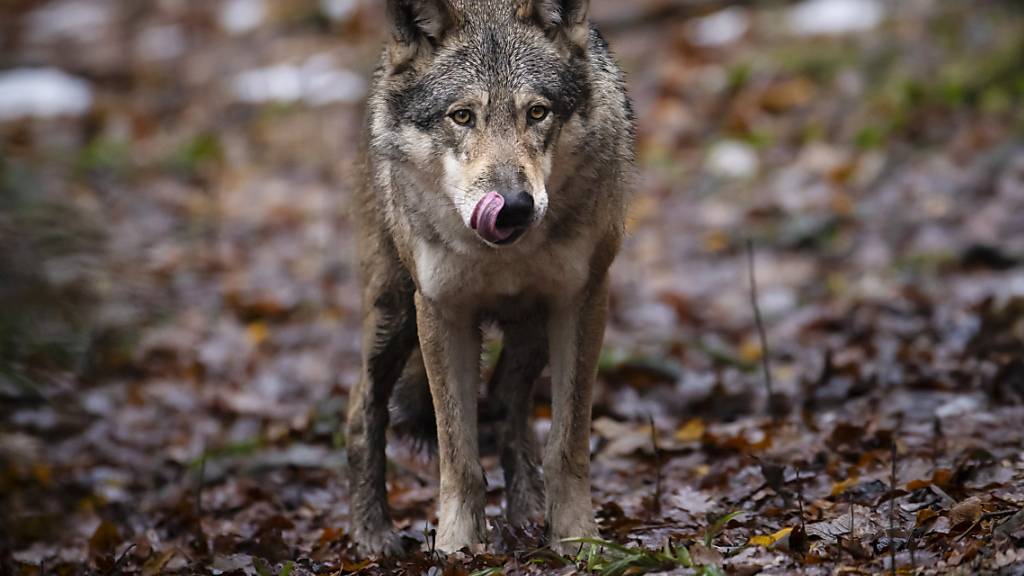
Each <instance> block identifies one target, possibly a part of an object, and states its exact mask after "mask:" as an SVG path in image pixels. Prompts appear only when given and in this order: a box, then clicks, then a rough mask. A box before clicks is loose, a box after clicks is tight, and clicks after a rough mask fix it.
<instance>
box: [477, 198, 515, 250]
mask: <svg viewBox="0 0 1024 576" xmlns="http://www.w3.org/2000/svg"><path fill="white" fill-rule="evenodd" d="M504 207H505V198H504V197H503V196H502V195H501V194H499V193H497V192H488V193H487V194H485V195H484V197H483V198H481V199H480V201H479V202H477V204H476V207H475V208H473V216H472V217H471V218H470V220H469V226H470V227H471V228H472V229H473V230H476V233H477V235H478V236H480V237H481V238H483V239H484V240H486V241H488V242H490V243H491V244H497V245H505V244H511V243H513V242H515V241H516V240H518V239H519V237H520V236H522V235H523V232H525V231H526V226H515V227H507V226H499V225H498V216H499V215H500V214H501V210H502V208H504Z"/></svg>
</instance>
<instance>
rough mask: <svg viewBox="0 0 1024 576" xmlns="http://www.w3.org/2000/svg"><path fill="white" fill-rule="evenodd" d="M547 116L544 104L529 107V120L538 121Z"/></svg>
mask: <svg viewBox="0 0 1024 576" xmlns="http://www.w3.org/2000/svg"><path fill="white" fill-rule="evenodd" d="M547 117H548V109H547V107H546V106H541V105H540V104H538V105H536V106H532V107H530V120H533V121H534V122H540V121H541V120H543V119H545V118H547Z"/></svg>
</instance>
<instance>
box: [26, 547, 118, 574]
mask: <svg viewBox="0 0 1024 576" xmlns="http://www.w3.org/2000/svg"><path fill="white" fill-rule="evenodd" d="M134 549H135V543H134V542H132V543H131V544H129V545H128V547H127V548H125V549H124V552H121V555H120V556H118V557H117V560H115V561H114V565H113V566H111V567H110V570H108V571H107V576H112V575H113V574H118V573H120V572H121V566H122V565H123V564H124V561H125V559H126V558H128V553H129V552H131V551H132V550H134ZM42 574H45V572H42Z"/></svg>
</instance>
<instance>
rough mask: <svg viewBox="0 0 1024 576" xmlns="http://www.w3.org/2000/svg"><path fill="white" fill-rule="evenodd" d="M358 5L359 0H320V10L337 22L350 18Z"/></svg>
mask: <svg viewBox="0 0 1024 576" xmlns="http://www.w3.org/2000/svg"><path fill="white" fill-rule="evenodd" d="M358 7H359V1H358V0H320V11H321V12H323V13H324V16H327V18H328V19H330V20H333V21H335V22H344V21H345V20H348V19H349V18H350V17H351V16H352V14H354V13H355V11H356V8H358Z"/></svg>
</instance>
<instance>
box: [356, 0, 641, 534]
mask: <svg viewBox="0 0 1024 576" xmlns="http://www.w3.org/2000/svg"><path fill="white" fill-rule="evenodd" d="M388 10H389V17H390V20H391V21H392V23H393V30H392V37H393V38H392V40H391V41H390V42H389V43H388V45H387V47H386V49H385V51H384V54H383V55H382V58H381V62H380V66H379V67H378V69H377V71H376V74H375V77H374V84H373V90H372V93H371V96H370V99H369V102H368V118H367V135H366V138H367V142H366V144H367V150H366V160H367V161H366V171H365V175H364V176H365V182H364V185H363V186H362V187H361V188H360V189H359V192H358V194H357V197H356V198H355V206H356V212H355V218H356V221H357V223H358V227H359V251H360V263H361V273H362V281H363V299H364V311H363V329H364V337H363V350H364V353H363V372H362V378H361V380H360V382H359V383H358V385H357V386H356V388H355V389H354V390H353V392H352V397H351V402H350V408H349V417H348V451H349V475H350V481H351V490H352V493H351V498H352V508H351V515H352V522H353V531H354V535H355V538H356V541H357V542H358V543H359V545H360V547H361V548H362V549H363V550H364V551H366V552H373V553H394V552H398V551H400V548H401V546H400V540H399V539H398V537H397V536H396V534H395V532H394V530H393V528H392V525H391V520H390V516H389V511H388V504H387V492H386V487H385V429H386V427H387V425H388V421H389V410H388V399H389V397H390V395H391V392H392V388H393V387H394V386H395V384H396V382H399V381H401V384H400V394H398V395H396V399H397V400H398V401H399V403H401V402H403V401H404V402H410V401H411V402H420V403H421V404H422V403H425V401H426V400H427V399H430V401H431V403H432V405H433V408H434V412H435V413H436V433H437V442H438V458H439V461H440V470H441V481H440V493H439V497H438V503H439V513H438V515H439V526H438V535H437V547H438V548H439V549H440V550H443V551H454V550H458V549H461V548H463V547H469V548H471V549H479V548H480V547H481V546H482V545H483V543H484V542H485V541H486V522H485V518H484V501H485V498H484V496H485V485H484V477H483V473H482V470H481V467H480V463H479V461H478V452H479V450H478V445H477V442H478V441H477V393H478V389H479V382H478V381H479V379H480V352H481V350H480V348H481V332H480V325H481V323H482V322H489V321H492V322H496V323H497V324H498V325H499V326H500V327H501V329H502V331H503V333H504V340H505V341H504V349H503V352H502V354H501V357H500V360H499V362H498V365H497V367H496V370H495V374H494V377H493V380H492V382H491V383H490V386H489V389H490V392H489V394H488V396H489V398H488V400H489V402H490V403H491V404H492V405H493V406H495V407H496V408H498V410H497V412H498V413H501V414H503V417H502V420H501V422H500V423H499V426H498V428H499V439H500V443H501V462H502V465H503V467H504V472H505V477H506V489H507V493H506V498H507V514H508V517H509V520H510V521H511V522H513V523H514V524H517V525H522V524H525V523H527V522H531V521H536V520H540V519H541V518H542V517H544V518H546V522H547V527H548V534H549V537H550V539H551V542H552V543H553V544H556V545H557V544H558V542H559V540H560V539H562V538H568V537H575V536H589V535H594V534H595V533H596V526H595V524H594V519H593V512H592V508H591V501H590V479H589V476H590V461H589V449H588V440H589V433H590V405H591V388H592V385H593V381H594V378H595V376H596V371H597V359H598V354H599V352H600V347H601V340H602V338H603V333H604V324H605V316H606V310H607V297H608V293H607V291H608V281H607V274H608V267H609V266H610V265H611V262H612V260H613V259H614V257H615V253H616V252H617V250H618V247H619V244H620V242H621V239H622V236H623V222H624V219H625V213H626V204H627V184H628V177H629V175H630V172H631V168H632V163H633V128H632V118H631V111H630V107H629V102H628V99H627V96H626V92H625V89H624V86H623V81H622V78H621V74H620V72H619V70H618V68H617V66H616V65H615V63H614V62H613V60H612V58H611V56H610V55H609V52H608V49H607V45H606V44H605V42H604V40H603V39H602V38H601V36H600V35H599V34H598V33H597V32H596V30H594V29H593V28H592V27H591V26H590V23H589V20H588V18H587V10H588V2H587V1H585V0H389V2H388ZM534 106H541V107H543V108H544V109H545V110H549V111H550V112H549V113H548V114H547V115H546V116H545V117H544V118H543V120H536V119H535V118H533V116H529V117H528V116H527V114H528V111H529V110H532V108H531V107H534ZM454 109H464V110H469V111H471V112H472V114H473V122H472V125H468V123H467V125H460V124H459V123H456V122H455V121H453V120H452V117H451V116H450V115H451V114H452V112H453V110H454ZM538 116H539V114H538ZM531 118H533V119H532V120H531ZM504 189H511V190H522V191H525V192H526V193H529V194H530V195H532V198H533V201H534V211H533V220H532V223H531V225H530V226H529V228H528V229H527V231H526V232H525V233H524V234H523V235H522V237H520V238H518V241H515V242H514V243H511V244H508V245H502V246H497V245H494V244H490V243H489V242H486V241H484V240H483V239H482V238H481V237H480V236H478V235H477V234H476V233H474V231H473V230H472V229H471V227H470V224H471V220H472V215H473V210H474V206H476V205H477V202H478V201H480V199H481V198H483V197H484V195H485V194H487V193H488V192H489V191H493V190H504ZM417 347H418V352H417V350H416V349H417ZM549 358H550V367H551V378H552V398H553V421H552V428H551V434H550V438H549V440H548V443H547V447H546V450H545V453H544V456H543V465H544V475H543V478H542V476H541V473H540V470H539V469H538V460H540V458H539V455H538V450H537V447H536V441H535V439H534V438H533V434H532V431H531V429H530V427H529V414H530V402H531V394H532V389H533V384H534V381H535V380H536V378H537V377H538V376H539V374H540V372H541V371H542V370H543V368H544V367H545V366H546V365H548V359H549ZM421 363H422V366H421V365H420V364H421ZM407 364H408V365H407ZM424 381H428V382H429V388H430V395H429V396H427V395H426V394H425V393H423V392H422V389H419V390H418V389H417V386H422V385H424ZM396 410H397V411H398V413H399V414H403V415H405V416H404V417H403V418H402V419H401V420H402V423H403V424H404V425H406V426H413V427H417V426H419V427H423V428H428V429H429V428H430V426H431V424H432V423H433V421H432V420H431V419H430V417H429V411H423V410H419V411H417V410H415V409H413V410H409V409H407V408H403V407H402V406H397V407H396ZM410 414H411V415H413V416H411V417H410V416H409V415H410ZM416 414H419V416H416ZM424 414H426V416H424Z"/></svg>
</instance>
